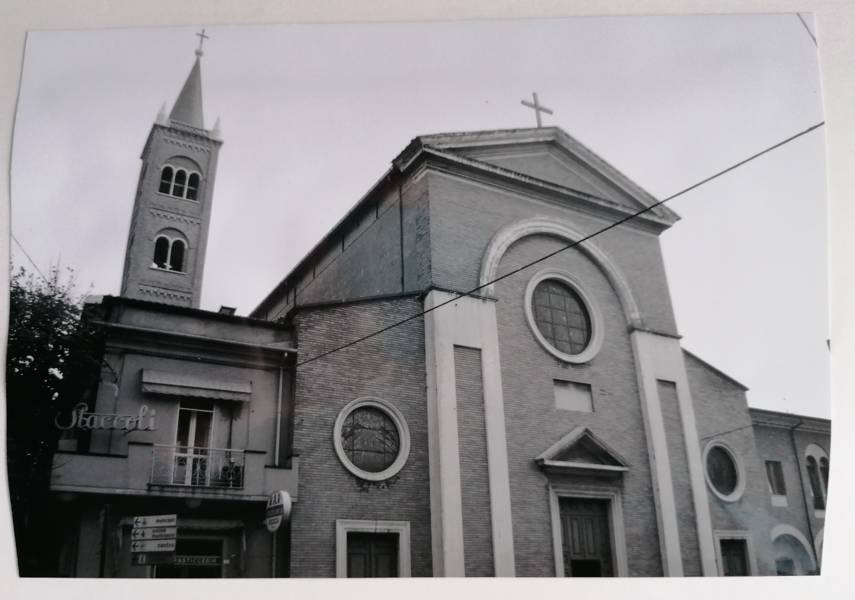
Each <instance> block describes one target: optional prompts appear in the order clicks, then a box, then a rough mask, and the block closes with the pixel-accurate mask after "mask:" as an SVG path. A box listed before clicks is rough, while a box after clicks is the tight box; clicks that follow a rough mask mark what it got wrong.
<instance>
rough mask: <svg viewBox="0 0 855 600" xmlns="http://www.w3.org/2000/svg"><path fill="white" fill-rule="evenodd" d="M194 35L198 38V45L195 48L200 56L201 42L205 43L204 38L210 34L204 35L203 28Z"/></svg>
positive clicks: (207, 37)
mask: <svg viewBox="0 0 855 600" xmlns="http://www.w3.org/2000/svg"><path fill="white" fill-rule="evenodd" d="M196 37H198V38H199V47H198V48H196V54H197V55H198V56H202V44H204V43H205V40H207V39H209V38H210V37H211V36H210V35H205V30H204V29H203V30H202V31H201V32H199V33H197V34H196Z"/></svg>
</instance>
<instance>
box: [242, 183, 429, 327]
mask: <svg viewBox="0 0 855 600" xmlns="http://www.w3.org/2000/svg"><path fill="white" fill-rule="evenodd" d="M427 202H428V200H427V183H426V180H424V179H420V180H417V181H407V182H404V183H403V184H402V185H401V187H400V188H399V187H398V183H397V182H391V183H389V184H386V185H383V186H379V187H378V188H376V189H375V190H372V192H371V193H370V195H369V196H368V197H367V198H366V199H365V200H363V201H362V202H361V206H360V207H359V208H358V209H357V210H355V211H354V213H353V214H352V215H349V216H348V217H347V218H346V219H345V220H344V221H343V222H342V224H341V225H339V226H338V227H337V228H336V229H335V230H333V231H332V232H330V235H329V238H328V239H327V240H326V241H325V242H324V243H323V244H322V245H320V246H318V247H317V248H316V249H315V250H314V251H313V253H312V254H310V255H309V257H308V258H307V259H306V261H305V262H304V263H303V264H302V265H300V268H299V269H298V270H295V271H294V272H293V273H292V274H291V275H290V277H291V278H292V279H293V281H291V282H290V284H289V286H287V287H286V288H283V289H281V290H279V291H277V293H276V294H275V295H274V296H272V297H271V298H269V299H268V300H267V301H266V303H265V306H264V309H263V310H262V311H260V312H259V313H258V314H256V315H255V316H258V317H260V318H268V319H276V318H278V317H281V316H282V315H284V314H285V313H286V312H287V311H288V310H289V309H291V308H292V307H293V306H294V304H295V302H296V304H297V305H303V304H312V303H319V302H333V301H338V300H351V299H355V298H365V297H371V296H380V295H389V294H397V293H400V292H402V291H418V290H424V289H425V288H426V287H427V286H428V285H429V284H430V251H429V247H430V225H429V212H428V205H427ZM402 224H403V228H402V226H401V225H402Z"/></svg>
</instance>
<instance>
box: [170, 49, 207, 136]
mask: <svg viewBox="0 0 855 600" xmlns="http://www.w3.org/2000/svg"><path fill="white" fill-rule="evenodd" d="M200 56H201V53H200V52H198V51H197V53H196V61H195V62H194V63H193V68H192V69H190V75H188V76H187V81H185V82H184V87H182V88H181V93H180V94H178V100H176V101H175V105H174V106H173V107H172V112H171V113H169V118H170V119H171V120H172V121H177V122H179V123H184V124H185V125H190V126H191V127H197V128H198V129H204V121H203V119H202V71H201V68H200V66H199V58H200Z"/></svg>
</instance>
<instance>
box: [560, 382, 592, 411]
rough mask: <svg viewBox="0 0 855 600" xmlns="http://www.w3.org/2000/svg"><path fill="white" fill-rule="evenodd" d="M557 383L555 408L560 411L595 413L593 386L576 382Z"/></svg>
mask: <svg viewBox="0 0 855 600" xmlns="http://www.w3.org/2000/svg"><path fill="white" fill-rule="evenodd" d="M554 383H555V408H557V409H559V410H578V411H581V412H593V411H594V398H593V393H592V392H591V386H590V385H589V384H587V383H576V382H575V381H560V380H558V379H556V380H555V381H554Z"/></svg>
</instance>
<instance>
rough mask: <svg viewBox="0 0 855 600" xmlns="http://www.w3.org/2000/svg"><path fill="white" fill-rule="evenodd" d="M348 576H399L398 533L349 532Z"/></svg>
mask: <svg viewBox="0 0 855 600" xmlns="http://www.w3.org/2000/svg"><path fill="white" fill-rule="evenodd" d="M347 576H348V577H397V576H398V534H396V533H362V532H349V533H348V534H347Z"/></svg>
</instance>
